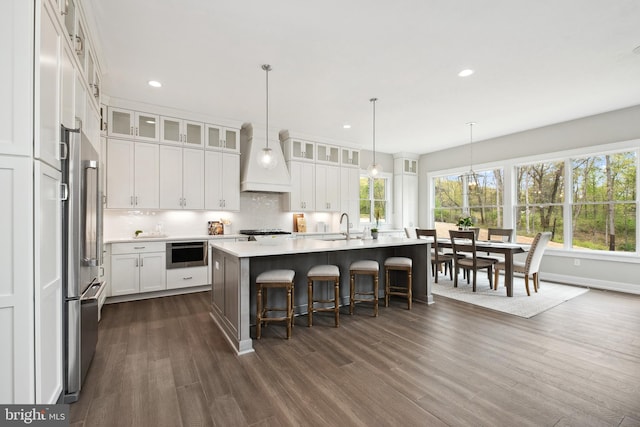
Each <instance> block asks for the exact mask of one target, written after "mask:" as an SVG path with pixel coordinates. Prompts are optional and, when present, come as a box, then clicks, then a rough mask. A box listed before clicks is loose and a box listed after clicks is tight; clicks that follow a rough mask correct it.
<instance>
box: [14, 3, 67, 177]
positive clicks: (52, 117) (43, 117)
mask: <svg viewBox="0 0 640 427" xmlns="http://www.w3.org/2000/svg"><path fill="white" fill-rule="evenodd" d="M55 19H56V18H55V17H54V16H51V12H50V11H49V8H48V7H46V6H45V3H44V2H43V3H42V13H41V23H40V52H39V54H40V58H39V61H38V63H39V67H38V72H39V74H40V78H39V79H38V85H37V88H36V95H38V92H39V99H38V101H39V107H38V104H36V109H37V115H36V120H38V117H39V120H38V121H39V123H37V128H38V130H39V135H38V134H36V138H35V145H34V150H35V152H34V155H35V157H36V158H38V159H40V160H42V161H43V162H46V163H48V164H50V165H51V166H53V167H54V168H56V169H60V146H59V143H60V104H61V100H60V80H61V79H60V56H61V46H62V44H61V39H60V35H59V34H58V32H57V31H56V27H55V24H54V22H55ZM21 21H22V20H21Z"/></svg>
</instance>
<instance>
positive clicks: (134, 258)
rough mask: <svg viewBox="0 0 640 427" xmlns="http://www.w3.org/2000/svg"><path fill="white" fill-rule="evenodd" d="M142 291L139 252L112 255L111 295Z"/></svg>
mask: <svg viewBox="0 0 640 427" xmlns="http://www.w3.org/2000/svg"><path fill="white" fill-rule="evenodd" d="M139 292H140V259H139V255H138V254H120V255H111V295H112V296H118V295H128V294H137V293H139Z"/></svg>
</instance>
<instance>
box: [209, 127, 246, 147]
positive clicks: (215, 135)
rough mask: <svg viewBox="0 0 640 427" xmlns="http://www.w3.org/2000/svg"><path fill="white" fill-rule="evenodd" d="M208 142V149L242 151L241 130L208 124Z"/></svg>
mask: <svg viewBox="0 0 640 427" xmlns="http://www.w3.org/2000/svg"><path fill="white" fill-rule="evenodd" d="M205 137H206V143H205V147H206V148H208V149H216V150H224V151H231V152H234V153H239V152H240V130H239V129H233V128H226V127H222V126H216V125H210V124H207V125H206V133H205Z"/></svg>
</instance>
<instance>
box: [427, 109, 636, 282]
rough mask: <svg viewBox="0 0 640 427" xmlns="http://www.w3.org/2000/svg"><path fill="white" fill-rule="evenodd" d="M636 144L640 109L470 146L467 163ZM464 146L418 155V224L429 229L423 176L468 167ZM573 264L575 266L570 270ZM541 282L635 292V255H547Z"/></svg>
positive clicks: (585, 119) (613, 112)
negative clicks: (620, 143) (623, 143)
mask: <svg viewBox="0 0 640 427" xmlns="http://www.w3.org/2000/svg"><path fill="white" fill-rule="evenodd" d="M634 139H640V105H637V106H634V107H629V108H625V109H621V110H616V111H611V112H607V113H603V114H598V115H595V116H590V117H585V118H581V119H577V120H571V121H569V122H564V123H558V124H554V125H550V126H545V127H541V128H537V129H531V130H528V131H524V132H519V133H515V134H511V135H505V136H501V137H498V138H493V139H489V140H485V141H479V142H474V145H473V157H474V158H473V163H474V165H479V164H482V163H491V162H496V161H501V160H510V159H517V158H524V157H529V156H536V155H546V154H550V153H554V152H561V151H566V150H572V149H579V148H584V147H591V146H595V145H602V144H613V143H619V142H623V141H630V140H634ZM468 164H469V146H468V145H466V144H465V145H463V146H459V147H455V148H451V149H448V150H442V151H437V152H434V153H428V154H424V155H422V156H421V157H420V166H419V176H420V182H419V194H420V197H419V224H420V226H421V227H426V226H428V224H429V216H430V213H429V211H428V200H427V193H428V185H429V184H428V181H427V174H428V173H432V172H437V171H443V170H447V169H452V168H458V167H461V166H462V167H465V166H466V167H468ZM576 259H579V260H580V261H579V264H580V265H575V264H576V262H575V260H576ZM541 268H542V272H541V277H542V278H543V279H545V278H546V279H549V280H552V279H553V280H557V281H562V282H568V283H576V284H580V285H588V286H591V287H594V288H596V287H597V288H605V289H613V290H620V291H625V292H634V293H640V284H638V277H637V272H638V268H640V257H638V256H628V257H625V256H624V255H623V256H616V257H615V259H614V257H610V256H606V257H604V256H595V254H591V253H590V254H581V253H576V252H569V251H564V252H562V251H558V252H555V251H547V253H546V254H545V258H544V261H543V263H542V267H541Z"/></svg>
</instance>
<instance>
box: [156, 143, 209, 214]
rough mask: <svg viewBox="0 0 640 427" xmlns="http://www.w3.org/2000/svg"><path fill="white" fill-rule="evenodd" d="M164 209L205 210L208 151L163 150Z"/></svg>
mask: <svg viewBox="0 0 640 427" xmlns="http://www.w3.org/2000/svg"><path fill="white" fill-rule="evenodd" d="M160 170H161V171H162V172H161V173H160V209H192V210H193V209H204V151H203V150H196V149H190V148H181V147H173V146H168V145H167V146H161V147H160Z"/></svg>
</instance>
